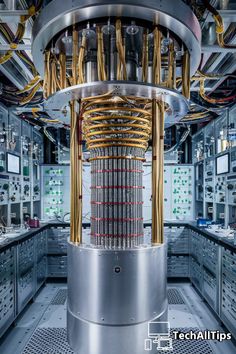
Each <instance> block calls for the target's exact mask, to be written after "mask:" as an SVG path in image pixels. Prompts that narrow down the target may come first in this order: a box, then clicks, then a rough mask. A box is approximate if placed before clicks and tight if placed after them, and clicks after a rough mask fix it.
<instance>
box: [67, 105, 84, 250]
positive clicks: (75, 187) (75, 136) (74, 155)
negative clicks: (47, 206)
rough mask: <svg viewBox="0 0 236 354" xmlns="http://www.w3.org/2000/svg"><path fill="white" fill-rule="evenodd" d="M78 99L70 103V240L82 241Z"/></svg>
mask: <svg viewBox="0 0 236 354" xmlns="http://www.w3.org/2000/svg"><path fill="white" fill-rule="evenodd" d="M77 105H78V103H77V101H76V100H74V101H72V102H71V103H70V108H71V138H70V167H71V173H70V180H71V183H70V186H71V191H70V193H71V199H70V210H71V220H70V240H71V242H74V243H78V244H80V243H81V242H82V137H81V135H82V127H81V124H82V122H81V120H80V119H78V115H77V108H78V107H77Z"/></svg>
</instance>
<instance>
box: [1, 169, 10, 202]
mask: <svg viewBox="0 0 236 354" xmlns="http://www.w3.org/2000/svg"><path fill="white" fill-rule="evenodd" d="M8 201H9V177H8V176H4V175H0V205H3V204H8Z"/></svg>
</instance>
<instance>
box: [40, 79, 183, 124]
mask: <svg viewBox="0 0 236 354" xmlns="http://www.w3.org/2000/svg"><path fill="white" fill-rule="evenodd" d="M108 92H110V93H111V94H112V95H113V96H133V97H141V98H147V99H154V98H156V99H159V100H163V101H164V102H165V103H166V104H167V105H168V110H167V111H166V114H165V127H166V128H167V127H169V126H171V125H173V124H176V123H178V122H179V120H180V119H181V118H183V117H184V116H185V115H186V114H187V112H188V109H189V104H188V100H187V99H186V98H185V97H184V96H183V95H181V94H180V93H179V92H178V91H175V90H171V89H167V88H164V87H162V86H156V85H151V84H143V83H140V82H138V83H137V82H124V81H96V82H92V83H87V84H81V85H76V86H71V87H68V88H66V89H64V90H61V91H58V92H56V93H55V94H54V95H52V96H50V97H49V98H48V100H47V101H46V102H45V105H44V109H45V111H46V112H47V113H48V114H49V116H50V117H51V118H53V119H58V120H60V121H62V122H64V123H66V124H69V123H70V110H69V105H68V104H69V102H70V101H71V100H75V99H77V100H79V99H81V98H86V97H91V96H99V95H104V94H106V93H108Z"/></svg>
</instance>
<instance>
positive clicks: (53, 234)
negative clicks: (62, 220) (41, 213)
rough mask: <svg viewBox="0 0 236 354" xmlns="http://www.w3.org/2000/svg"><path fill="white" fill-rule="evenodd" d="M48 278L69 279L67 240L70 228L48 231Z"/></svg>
mask: <svg viewBox="0 0 236 354" xmlns="http://www.w3.org/2000/svg"><path fill="white" fill-rule="evenodd" d="M47 232H48V277H49V278H50V277H67V239H68V237H69V235H70V228H69V227H51V228H50V229H48V231H47Z"/></svg>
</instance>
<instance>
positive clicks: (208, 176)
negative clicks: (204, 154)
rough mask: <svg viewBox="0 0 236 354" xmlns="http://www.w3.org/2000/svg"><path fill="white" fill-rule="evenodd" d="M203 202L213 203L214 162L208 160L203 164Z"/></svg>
mask: <svg viewBox="0 0 236 354" xmlns="http://www.w3.org/2000/svg"><path fill="white" fill-rule="evenodd" d="M204 179H205V200H206V202H213V200H214V160H213V159H210V160H209V159H208V160H206V162H205V176H204Z"/></svg>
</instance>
